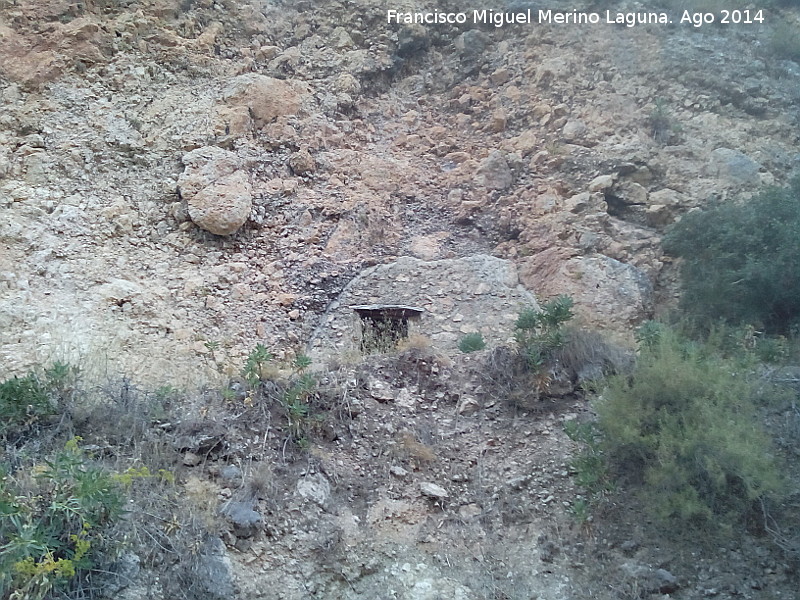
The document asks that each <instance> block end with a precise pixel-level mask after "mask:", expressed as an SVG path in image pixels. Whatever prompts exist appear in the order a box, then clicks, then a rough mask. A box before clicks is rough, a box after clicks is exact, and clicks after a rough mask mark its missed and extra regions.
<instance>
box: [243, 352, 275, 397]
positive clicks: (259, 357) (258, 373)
mask: <svg viewBox="0 0 800 600" xmlns="http://www.w3.org/2000/svg"><path fill="white" fill-rule="evenodd" d="M270 361H272V354H270V353H269V351H268V350H267V348H266V347H265V346H264V345H263V344H258V345H256V347H255V348H254V349H253V351H252V352H250V354H249V355H248V356H247V361H246V362H245V365H244V370H243V371H242V376H243V377H244V378H245V380H246V381H247V383H248V384H250V387H255V386H256V385H257V384H258V383H259V382H260V381H261V380H262V379H263V377H264V366H265V365H266V364H267V363H269V362H270Z"/></svg>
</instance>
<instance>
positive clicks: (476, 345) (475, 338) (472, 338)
mask: <svg viewBox="0 0 800 600" xmlns="http://www.w3.org/2000/svg"><path fill="white" fill-rule="evenodd" d="M484 348H486V341H485V340H484V339H483V336H482V335H481V333H480V332H479V331H476V332H473V333H468V334H467V335H465V336H464V337H463V338H461V341H460V342H459V343H458V349H459V350H461V352H463V353H464V354H469V353H470V352H477V351H478V350H483V349H484Z"/></svg>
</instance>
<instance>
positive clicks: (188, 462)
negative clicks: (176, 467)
mask: <svg viewBox="0 0 800 600" xmlns="http://www.w3.org/2000/svg"><path fill="white" fill-rule="evenodd" d="M201 462H203V457H202V456H198V455H197V454H195V453H194V452H187V453H186V454H184V455H183V464H184V466H186V467H196V466H197V465H199V464H200V463H201Z"/></svg>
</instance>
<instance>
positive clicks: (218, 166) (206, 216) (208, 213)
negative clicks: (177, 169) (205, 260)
mask: <svg viewBox="0 0 800 600" xmlns="http://www.w3.org/2000/svg"><path fill="white" fill-rule="evenodd" d="M183 163H184V164H185V165H186V170H185V171H184V172H183V173H182V174H181V176H180V178H179V180H178V188H179V189H180V192H181V195H182V196H183V198H184V199H185V200H186V202H187V206H188V209H189V217H190V218H191V219H192V221H194V223H195V224H196V225H197V226H199V227H202V228H203V229H205V230H206V231H210V232H211V233H214V234H216V235H230V234H232V233H235V232H236V231H237V230H238V229H239V227H241V226H242V225H244V223H245V221H247V218H248V217H249V216H250V210H251V209H252V206H253V200H252V191H251V188H250V182H249V180H248V176H247V173H245V172H244V171H243V170H241V169H239V166H240V161H239V159H238V157H237V156H236V155H235V154H234V153H232V152H228V151H227V150H223V149H221V148H217V147H215V146H207V147H204V148H198V149H197V150H193V151H192V152H189V153H188V154H187V155H186V156H184V157H183Z"/></svg>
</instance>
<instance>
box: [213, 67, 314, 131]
mask: <svg viewBox="0 0 800 600" xmlns="http://www.w3.org/2000/svg"><path fill="white" fill-rule="evenodd" d="M305 96H306V92H305V89H304V88H303V87H302V86H301V84H298V83H295V82H287V81H283V80H281V79H274V78H272V77H267V76H265V75H258V74H254V73H250V74H247V75H240V76H239V77H237V78H235V79H234V80H233V82H231V84H230V86H229V87H228V90H227V94H226V102H227V104H229V105H230V106H246V107H248V108H249V109H250V112H251V114H252V115H253V120H254V121H255V124H256V126H263V125H265V124H267V123H270V122H272V121H274V120H275V119H277V118H278V117H282V116H287V115H295V114H297V113H298V112H299V111H300V108H301V107H302V104H303V101H304V99H305Z"/></svg>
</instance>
